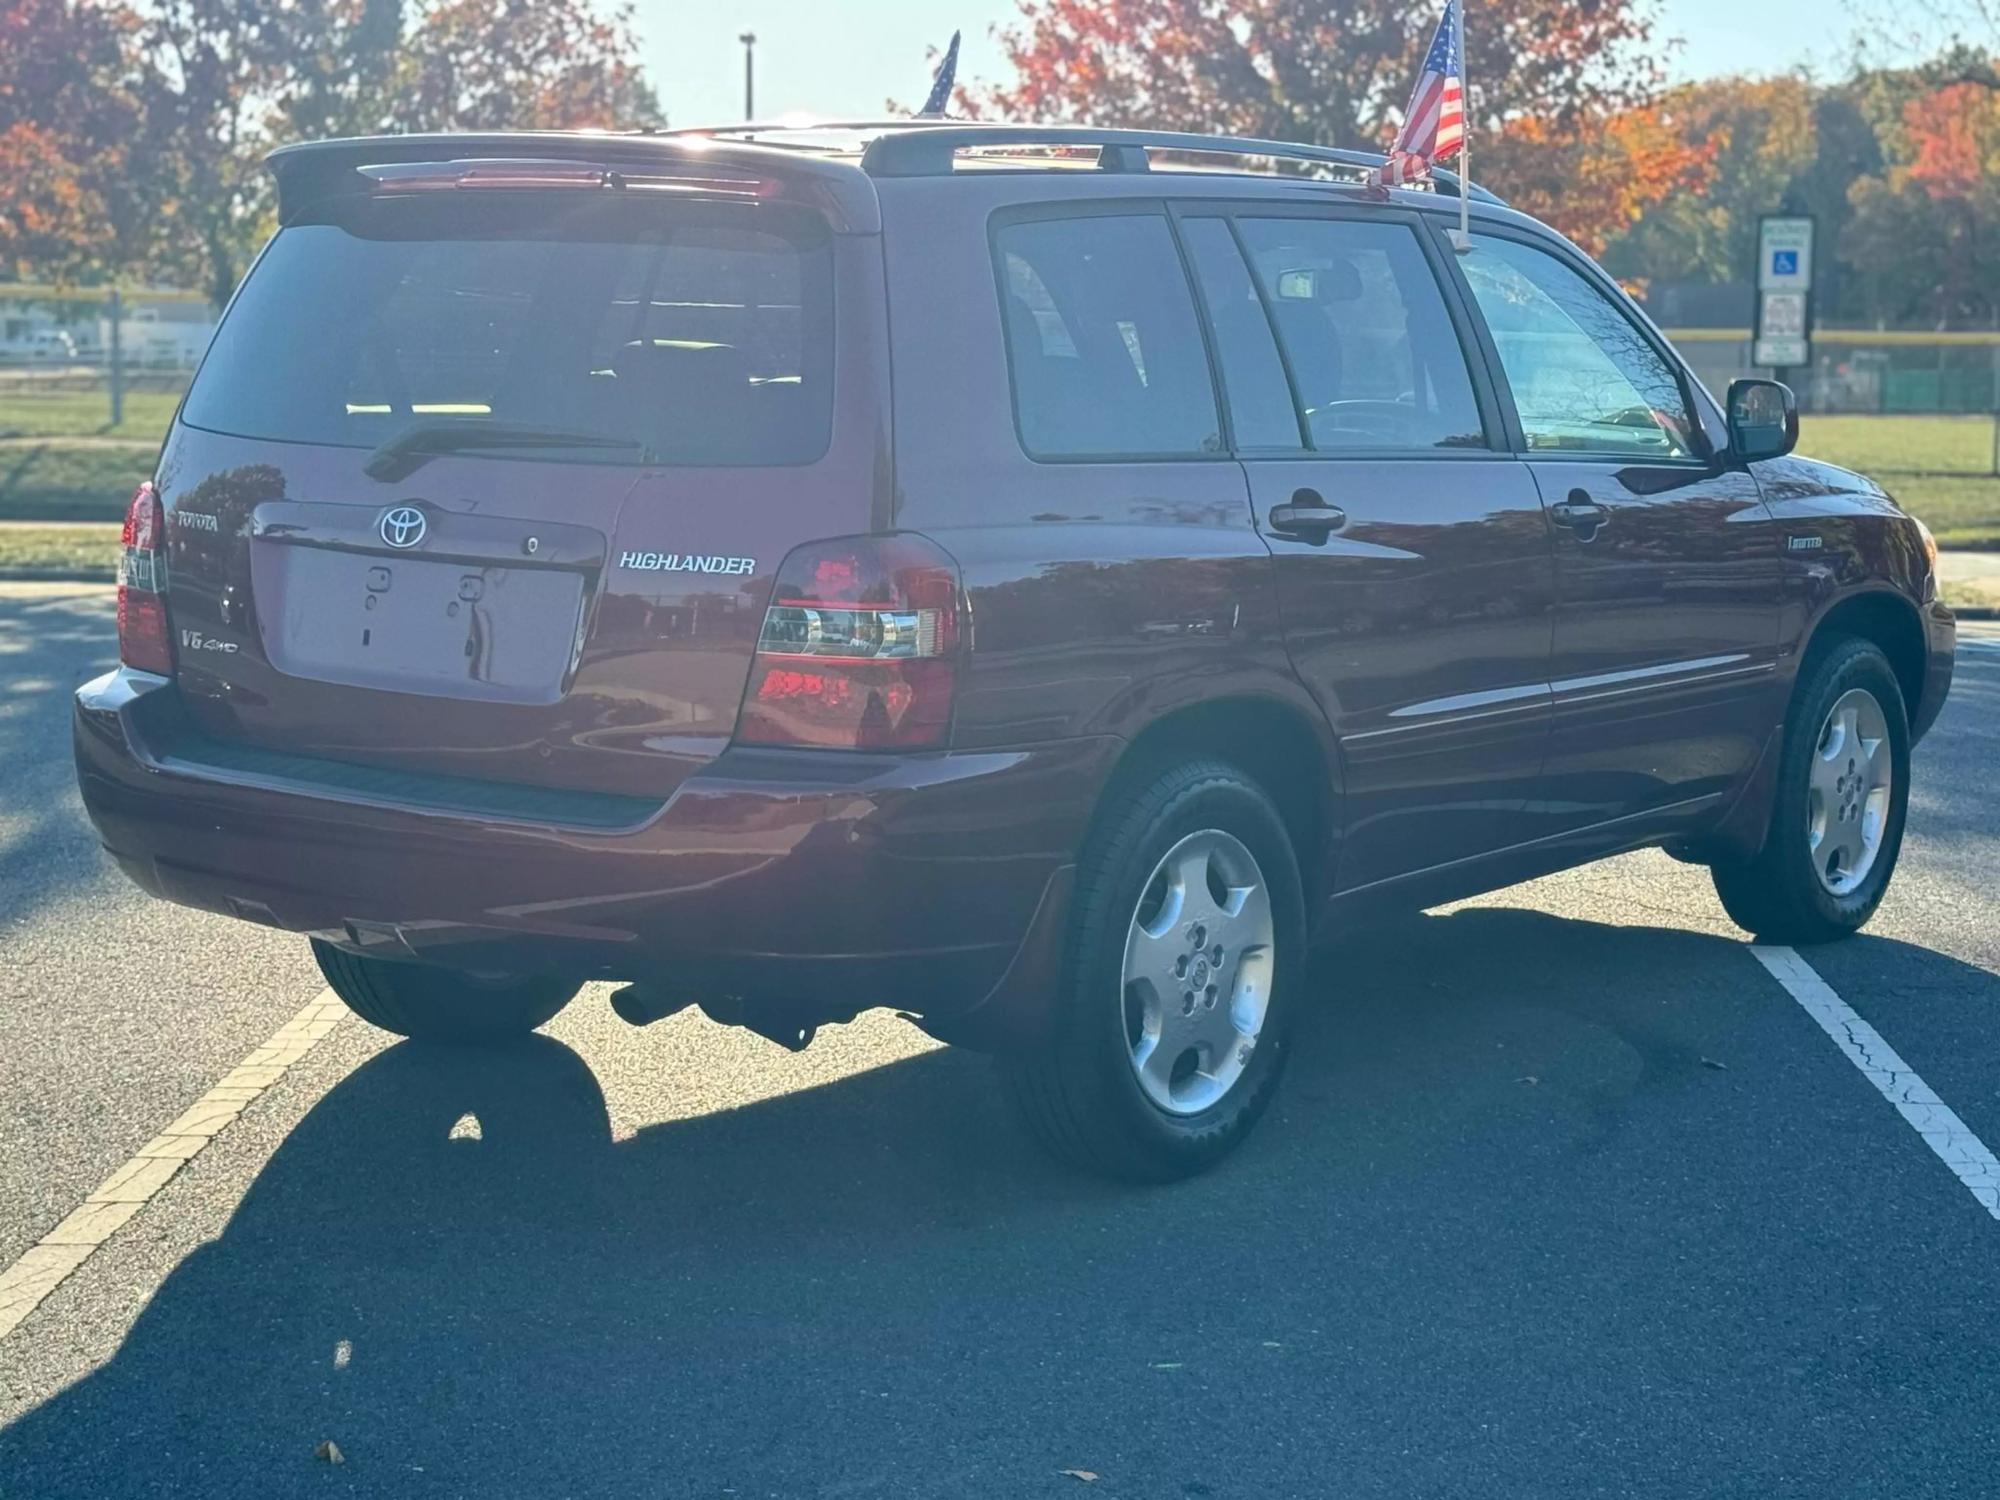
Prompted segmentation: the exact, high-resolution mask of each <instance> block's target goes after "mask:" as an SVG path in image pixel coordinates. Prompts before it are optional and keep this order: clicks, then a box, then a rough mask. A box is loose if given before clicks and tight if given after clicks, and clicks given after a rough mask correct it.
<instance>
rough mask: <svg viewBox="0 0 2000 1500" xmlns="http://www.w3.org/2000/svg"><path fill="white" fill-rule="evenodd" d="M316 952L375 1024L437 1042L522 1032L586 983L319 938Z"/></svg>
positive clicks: (339, 989) (330, 977) (348, 998)
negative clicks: (484, 969)
mask: <svg viewBox="0 0 2000 1500" xmlns="http://www.w3.org/2000/svg"><path fill="white" fill-rule="evenodd" d="M312 951H313V958H314V959H315V960H317V961H318V963H319V971H320V973H322V974H324V975H325V976H326V982H327V985H328V987H329V988H331V989H332V991H333V992H334V994H336V995H338V996H340V998H341V1000H342V1001H344V1002H345V1003H346V1005H347V1008H348V1009H349V1010H351V1011H353V1012H354V1013H355V1014H356V1015H357V1016H359V1017H361V1019H362V1020H364V1021H366V1022H367V1023H368V1024H369V1025H370V1026H379V1027H381V1028H382V1029H383V1030H384V1031H393V1032H394V1033H395V1034H396V1035H397V1036H407V1037H413V1038H416V1039H418V1040H420V1041H432V1042H492V1041H499V1040H501V1039H503V1038H505V1037H511V1036H523V1035H525V1034H526V1033H528V1032H530V1031H533V1030H534V1029H535V1028H536V1027H538V1026H540V1025H542V1024H543V1023H544V1022H547V1021H549V1020H552V1019H553V1018H554V1017H555V1015H556V1013H557V1012H558V1011H560V1010H561V1009H562V1008H563V1007H564V1006H565V1005H567V1004H569V1002H570V1001H571V1000H573V999H575V998H576V992H577V991H578V990H580V989H582V988H583V986H582V985H581V984H580V983H578V982H577V981H575V980H569V979H557V978H553V977H550V976H546V975H524V976H516V975H508V976H496V977H493V978H487V977H485V976H483V975H474V974H462V973H459V972H457V971H456V970H452V969H443V968H437V967H435V966H433V965H430V964H419V963H398V962H396V961H394V960H391V959H384V958H364V957H362V956H361V955H360V954H358V953H349V952H346V951H345V950H344V949H340V948H336V947H334V946H333V945H332V944H330V943H323V942H321V941H320V940H319V939H318V938H314V939H313V940H312Z"/></svg>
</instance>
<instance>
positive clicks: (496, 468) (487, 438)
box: [158, 161, 887, 796]
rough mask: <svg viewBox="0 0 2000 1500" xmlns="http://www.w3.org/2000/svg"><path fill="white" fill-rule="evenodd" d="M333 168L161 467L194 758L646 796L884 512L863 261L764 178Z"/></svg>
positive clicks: (877, 336) (727, 720) (718, 717)
mask: <svg viewBox="0 0 2000 1500" xmlns="http://www.w3.org/2000/svg"><path fill="white" fill-rule="evenodd" d="M320 165H322V166H323V164H320ZM336 165H338V164H336ZM356 165H359V166H360V167H361V168H363V170H361V171H358V172H356V171H343V172H340V173H336V174H335V176H336V177H337V178H338V180H340V181H341V182H342V183H343V184H344V186H345V189H346V190H344V191H340V192H335V193H331V194H327V195H323V196H321V197H319V198H318V199H317V200H316V201H312V202H308V203H305V204H299V203H292V204H290V205H288V207H287V214H286V224H285V227H284V228H283V229H282V230H281V231H280V232H279V234H278V236H277V237H276V239H274V240H273V242H272V243H271V245H270V247H269V248H268V249H267V251H266V252H265V254H264V256H263V257H262V258H261V260H260V261H259V262H258V264H257V267H256V269H255V270H254V272H253V274H252V275H251V277H250V278H249V280H248V281H247V282H246V284H245V286H244V288H243V290H242V291H241V293H240V294H239V295H238V297H237V298H236V300H235V302H234V303H233V304H232V306H231V308H230V311H229V314H228V316H227V318H226V319H225V320H224V322H223V325H222V327H221V329H220V330H219V332H218V333H217V336H216V339H215V343H214V346H213V347H212V349H211V351H210V353H209V355H208V358H207V360H206V361H205V362H204V364H203V366H202V369H201V372H200V374H199V376H198V377H197V379H196V381H195V383H194V385H193V387H192V389H191V390H190V392H189V394H188V398H187V401H186V403H185V405H184V407H183V409H182V412H181V415H180V418H179V421H178V422H177V424H176V427H175V431H174V434H173V436H172V438H171V439H170V441H169V444H168V447H167V450H166V452H165V454H164V455H163V459H162V463H161V467H160V472H159V474H158V485H159V489H160V492H161V497H162V499H163V500H164V502H165V504H166V507H167V514H168V570H167V571H168V580H169V589H168V594H169V602H170V611H171V616H172V624H173V634H174V645H175V665H176V677H177V680H178V683H179V685H180V690H181V694H182V697H183V699H184V701H185V703H186V706H187V709H188V714H189V717H190V719H191V721H192V727H193V729H194V731H195V734H196V735H197V736H198V737H200V738H204V739H207V740H211V741H219V742H223V743H224V744H226V745H237V746H250V747H258V748H262V749H267V750H272V751H282V752H286V753H287V754H288V755H290V756H294V757H318V758H322V759H326V760H332V761H346V762H354V763H359V764H363V765H371V766H381V767H389V768H395V769H401V770H406V771H410V772H415V773H435V774H442V775H452V776H471V777H479V778H484V779H488V780H493V781H503V782H519V783H532V784H535V785H539V786H549V787H558V788H570V789H577V790H590V791H602V792H612V793H620V794H627V795H638V796H655V795H659V796H663V795H664V794H666V793H668V792H670V791H671V790H672V788H673V787H674V786H675V785H676V784H677V783H678V782H679V780H680V779H681V778H682V777H684V776H685V775H686V774H688V773H689V772H690V771H691V770H693V769H695V768H696V767H698V766H699V765H700V764H701V763H703V762H704V761H706V760H707V759H709V758H711V757H713V756H714V755H715V754H717V753H719V751H720V750H721V749H722V747H723V746H724V745H726V744H727V742H728V740H729V737H730V735H731V733H732V730H733V728H734V725H735V720H736V716H737V712H738V707H739V704H740V702H741V699H742V695H743V689H744V683H745V679H746V676H747V674H748V671H749V668H750V664H751V658H752V654H753V651H754V648H755V645H756V640H757V634H758V629H759V626H760V624H761V622H762V619H763V614H764V607H765V603H766V601H767V599H768V597H769V594H770V590H771V584H772V579H773V576H774V574H775V572H776V570H777V567H778V564H779V563H780V562H781V561H782V560H783V558H784V556H785V554H786V553H787V552H788V551H789V550H790V549H791V548H792V547H794V546H795V545H797V544H798V543H800V542H804V541H808V540H811V539H815V538H822V537H830V536H840V535H846V534H853V533H857V532H865V531H869V530H871V529H873V528H874V527H875V526H876V525H877V524H878V523H879V521H880V519H881V514H882V511H883V508H884V506H885V504H886V500H885V497H886V493H887V475H886V474H885V473H883V472H881V464H880V455H881V454H882V453H883V452H885V451H886V443H885V442H884V440H883V432H882V424H883V423H884V421H885V419H886V418H885V412H886V401H885V399H884V394H885V386H886V370H885V369H884V368H883V362H882V358H881V349H882V343H883V334H882V329H881V323H882V318H883V313H882V308H881V270H880V264H879V251H878V242H877V239H876V237H875V236H874V235H873V234H870V233H855V232H852V231H853V230H854V229H855V227H856V226H855V225H854V224H853V223H852V222H843V220H842V216H840V215H838V214H832V213H829V212H828V211H825V210H824V209H823V208H822V207H821V206H819V205H817V204H815V203H805V202H799V201H788V194H787V193H786V191H785V183H784V181H783V179H782V178H773V179H764V180H758V179H755V178H749V177H738V178H722V179H720V180H717V179H716V178H715V177H711V178H709V179H704V180H703V181H695V182H686V181H682V182H656V183H654V184H651V185H650V186H640V185H638V184H636V183H635V182H634V181H633V180H631V179H630V178H628V177H626V176H621V175H619V174H616V173H602V172H597V171H596V170H595V169H585V170H582V171H580V172H579V171H577V170H575V169H569V175H568V176H567V177H566V176H565V175H564V172H563V170H562V169H552V170H544V168H546V167H547V166H548V164H546V163H542V164H539V165H537V164H534V163H524V164H515V166H514V167H513V168H512V169H510V168H509V164H508V163H506V162H498V163H496V162H490V161H489V162H485V163H482V164H479V168H478V170H477V171H476V172H475V171H464V170H455V168H457V167H462V166H463V164H454V166H453V168H440V169H438V173H437V174H434V175H432V176H429V177H426V176H425V175H424V173H425V169H424V168H423V167H422V166H418V167H414V168H412V167H408V166H405V167H401V168H393V169H381V170H378V171H373V172H371V171H369V170H367V169H366V162H365V161H362V162H359V163H357V164H356ZM819 170H821V171H823V170H824V169H823V168H821V169H819ZM321 175H322V176H323V175H325V174H324V172H323V171H322V173H321ZM855 175H856V177H857V178H858V177H859V174H858V173H856V174H855ZM797 196H798V195H791V197H793V198H796V197H797ZM862 227H864V228H866V227H869V226H865V225H864V226H862Z"/></svg>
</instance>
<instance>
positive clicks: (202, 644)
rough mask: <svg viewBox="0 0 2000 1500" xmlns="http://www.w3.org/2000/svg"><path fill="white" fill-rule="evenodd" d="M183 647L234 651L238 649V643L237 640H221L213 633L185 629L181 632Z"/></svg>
mask: <svg viewBox="0 0 2000 1500" xmlns="http://www.w3.org/2000/svg"><path fill="white" fill-rule="evenodd" d="M181 649H182V650H183V651H229V652H234V651H236V650H237V649H238V644H237V642H235V641H219V640H217V639H216V638H215V637H214V636H212V635H203V634H202V633H201V632H200V631H199V630H183V631H182V632H181Z"/></svg>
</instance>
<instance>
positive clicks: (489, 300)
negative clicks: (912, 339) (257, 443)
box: [183, 193, 833, 465]
mask: <svg viewBox="0 0 2000 1500" xmlns="http://www.w3.org/2000/svg"><path fill="white" fill-rule="evenodd" d="M831 282H832V269H831V248H830V244H829V240H828V236H827V233H826V231H825V229H824V227H823V226H822V225H820V224H819V223H818V221H817V220H816V219H815V218H813V217H812V216H810V215H792V214H789V213H785V212H780V211H774V210H773V209H772V208H771V207H770V206H766V207H764V208H760V209H758V210H756V211H754V212H747V211H744V210H740V209H734V208H731V207H728V206H723V205H717V206H714V207H712V208H711V207H704V206H696V205H680V206H676V207H672V208H666V207H663V206H661V205H658V204H654V203H644V202H632V201H628V200H626V199H624V198H622V197H616V196H613V195H608V194H605V195H597V194H589V195H586V194H568V193H517V194H501V193H495V194H493V195H491V196H489V197H475V196H473V195H470V194H466V195H460V196H455V197H454V198H452V199H451V200H449V201H436V200H424V199H410V198H402V199H398V198H382V199H367V200H362V201H360V202H357V203H349V204H347V205H344V206H341V207H338V208H336V209H334V210H331V211H329V212H327V213H326V214H324V215H322V216H321V217H318V218H315V219H312V220H309V221H306V222H302V223H296V224H293V225H291V226H290V227H288V228H286V229H285V230H284V231H282V232H281V233H280V234H279V236H278V237H277V239H276V240H275V241H273V243H272V245H271V247H270V249H269V250H268V251H267V252H266V253H265V255H264V257H263V258H262V260H260V261H259V263H258V266H257V269H256V271H255V273H254V274H253V275H252V277H251V279H250V281H249V283H248V284H247V285H246V286H245V287H244V289H243V291H242V294H241V295H240V296H239V297H238V298H237V300H236V303H235V305H234V306H233V307H232V308H231V310H230V313H229V316H228V318H227V319H226V320H225V321H224V323H223V326H222V328H221V330H220V331H219V332H218V333H217V335H216V340H215V345H214V347H213V349H212V350H211V351H210V353H209V356H208V358H207V360H206V361H205V362H204V364H203V367H202V370H201V373H200V375H199V377H198V378H197V379H196V381H195V384H194V387H193V389H192V390H191V391H190V392H189V395H188V400H187V405H186V408H185V411H184V413H183V419H184V420H185V421H187V422H189V423H190V424H192V425H194V426H196V427H203V428H209V429H211V430H214V431H219V432H227V433H234V434H238V435H241V436H245V437H256V438H275V439H279V440H282V441H286V442H301V443H318V444H326V445H333V446H341V447H365V448H373V447H376V446H378V445H380V444H381V443H383V442H385V441H387V440H389V439H390V438H393V437H395V436H397V435H398V434H399V433H402V432H404V431H406V430H407V429H409V428H410V427H411V426H412V425H413V424H424V423H432V424H434V423H440V422H442V423H452V424H462V425H465V426H468V427H475V428H476V427H478V426H480V425H481V424H487V425H490V426H491V427H492V428H493V429H494V430H495V431H496V432H498V431H499V430H500V429H502V428H510V429H518V428H520V427H522V426H533V427H545V428H552V429H559V430H562V431H568V432H577V433H583V434H589V435H595V436H598V437H602V438H606V439H611V440H615V441H613V442H611V443H607V444H604V445H600V446H594V447H588V446H552V447H549V448H547V449H536V448H534V447H532V446H530V447H525V448H524V447H523V446H522V445H521V444H520V443H519V442H518V440H515V441H510V443H509V444H508V446H507V447H506V448H505V449H504V452H503V450H502V449H501V448H500V447H499V446H497V445H496V447H495V448H494V449H493V450H491V456H496V457H497V456H508V455H512V456H521V455H523V454H526V455H529V456H533V457H535V458H538V459H543V460H550V459H556V460H564V461H573V462H598V463H605V462H610V463H625V464H630V463H635V462H644V461H653V462H660V463H668V464H702V465H708V464H713V465H749V464H802V463H810V462H812V461H813V460H814V459H816V458H818V457H819V456H820V455H821V454H823V453H824V452H825V451H826V447H827V443H828V438H829V433H830V427H831V417H832V385H833V309H832V286H831ZM515 437H516V438H518V434H515ZM466 451H468V452H473V453H482V450H480V449H479V448H477V447H476V446H474V447H471V448H468V449H467V450H466Z"/></svg>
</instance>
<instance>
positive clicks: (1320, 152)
mask: <svg viewBox="0 0 2000 1500" xmlns="http://www.w3.org/2000/svg"><path fill="white" fill-rule="evenodd" d="M804 128H805V129H808V130H810V129H818V130H821V131H825V130H828V129H829V128H831V129H835V130H837V129H839V128H840V127H839V126H833V127H828V126H825V125H820V126H807V127H804ZM761 133H763V132H760V134H761ZM772 133H774V134H775V133H780V132H776V131H773V132H772ZM980 146H1081V147H1096V148H1097V150H1098V169H1099V170H1100V171H1109V172H1144V171H1148V170H1150V168H1151V163H1150V161H1149V160H1148V156H1147V153H1148V152H1152V151H1180V152H1188V153H1198V154H1203V155H1211V156H1264V157H1270V158H1272V159H1273V160H1277V161H1298V162H1310V163H1314V164H1316V165H1322V166H1335V167H1345V168H1347V169H1349V170H1350V171H1354V172H1358V173H1367V172H1372V171H1373V170H1374V169H1375V168H1377V167H1380V166H1382V165H1383V164H1384V163H1385V162H1387V160H1388V158H1387V157H1385V156H1383V155H1381V154H1379V153H1377V152H1373V151H1348V150H1343V149H1341V148H1339V147H1334V146H1308V145H1303V144H1300V143H1299V142H1297V141H1267V140H1259V139H1256V138H1254V137H1251V136H1236V135H1198V134H1195V133H1192V132H1182V131H1171V130H1111V129H1098V128H1096V127H1094V126H1087V125H981V124H965V123H961V122H953V123H952V124H951V125H949V126H940V125H938V124H935V123H922V124H917V123H915V122H898V123H895V124H892V125H889V126H887V127H883V128H881V129H880V130H879V131H878V132H877V133H874V134H872V136H871V138H870V139H869V141H868V143H867V145H866V146H865V148H864V149H863V151H862V154H861V165H862V169H863V170H864V171H866V172H867V173H868V174H869V175H870V176H873V177H941V176H945V175H947V174H949V173H950V172H951V171H952V167H953V161H954V158H955V157H956V155H957V153H958V152H959V151H960V150H963V149H965V148H967V147H980ZM1431 179H1432V181H1433V183H1434V184H1435V185H1436V187H1437V189H1438V191H1439V192H1443V193H1451V194H1453V195H1457V194H1459V193H1460V192H1464V193H1466V194H1467V195H1468V196H1470V197H1471V198H1472V200H1473V201H1474V202H1477V203H1491V204H1496V205H1500V206H1504V204H1502V203H1501V200H1500V199H1499V198H1498V197H1496V196H1495V195H1494V194H1492V193H1490V192H1488V191H1487V190H1486V189H1485V188H1483V187H1480V186H1479V185H1478V184H1477V183H1473V184H1469V185H1468V184H1465V183H1462V182H1461V181H1460V179H1459V177H1458V174H1457V173H1455V172H1446V171H1441V170H1434V171H1433V172H1432V173H1431Z"/></svg>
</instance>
